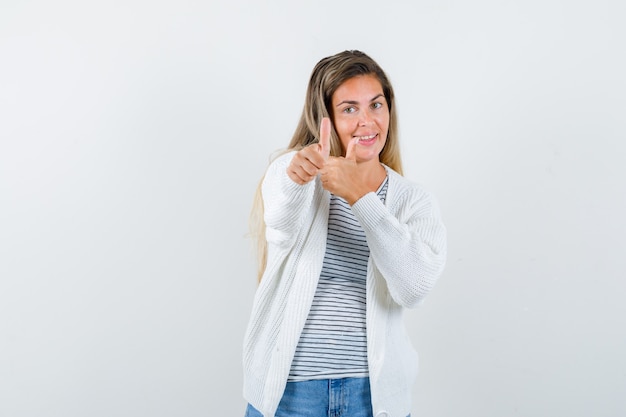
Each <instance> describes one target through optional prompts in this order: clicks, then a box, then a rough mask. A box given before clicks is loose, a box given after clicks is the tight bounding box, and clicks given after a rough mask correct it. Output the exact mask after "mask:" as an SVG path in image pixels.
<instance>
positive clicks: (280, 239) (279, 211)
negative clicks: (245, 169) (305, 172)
mask: <svg viewBox="0 0 626 417" xmlns="http://www.w3.org/2000/svg"><path fill="white" fill-rule="evenodd" d="M294 154H295V152H289V153H286V154H284V155H281V156H279V157H278V158H277V159H275V160H274V161H273V162H272V163H271V164H270V166H269V167H268V169H267V171H266V173H265V177H264V178H263V182H262V185H261V193H262V196H263V210H264V213H263V216H264V220H265V226H266V238H267V241H268V242H271V243H273V244H276V245H278V246H281V247H284V246H288V245H290V244H291V243H293V242H292V240H293V239H295V236H296V235H297V232H298V230H299V229H300V227H302V223H303V221H304V218H305V215H306V210H305V209H306V208H308V207H309V206H310V204H311V201H312V199H313V194H314V191H315V180H314V181H310V182H309V183H307V184H304V185H300V184H297V183H295V182H294V181H292V180H291V178H289V176H288V175H287V167H288V166H289V163H290V162H291V159H292V158H293V156H294Z"/></svg>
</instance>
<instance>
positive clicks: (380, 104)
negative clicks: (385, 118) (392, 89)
mask: <svg viewBox="0 0 626 417" xmlns="http://www.w3.org/2000/svg"><path fill="white" fill-rule="evenodd" d="M381 107H383V103H381V102H380V101H377V102H376V103H372V108H373V109H380V108H381Z"/></svg>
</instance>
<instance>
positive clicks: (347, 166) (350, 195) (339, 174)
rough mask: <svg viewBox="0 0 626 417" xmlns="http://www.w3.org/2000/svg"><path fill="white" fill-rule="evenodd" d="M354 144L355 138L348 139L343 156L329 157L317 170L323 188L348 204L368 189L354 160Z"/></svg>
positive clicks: (356, 199) (355, 200)
mask: <svg viewBox="0 0 626 417" xmlns="http://www.w3.org/2000/svg"><path fill="white" fill-rule="evenodd" d="M356 144H357V139H353V140H352V141H350V143H349V144H348V149H347V150H346V156H345V157H342V156H340V157H333V156H331V157H329V158H328V160H327V161H326V164H325V165H324V167H323V168H322V169H321V170H320V171H319V173H320V179H321V181H322V186H323V187H324V189H325V190H328V191H330V192H331V193H333V194H335V195H337V196H339V197H342V198H343V199H345V200H346V201H347V202H348V204H350V205H352V204H354V203H356V202H357V201H358V200H359V198H361V197H363V196H364V195H365V194H367V193H368V191H369V190H368V189H367V186H366V184H364V183H363V181H362V175H361V174H360V173H359V168H358V165H357V162H356V152H355V148H356Z"/></svg>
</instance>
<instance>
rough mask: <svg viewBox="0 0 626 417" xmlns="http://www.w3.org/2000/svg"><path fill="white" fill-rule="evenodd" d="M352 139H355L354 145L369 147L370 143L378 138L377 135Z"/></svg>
mask: <svg viewBox="0 0 626 417" xmlns="http://www.w3.org/2000/svg"><path fill="white" fill-rule="evenodd" d="M354 138H355V139H356V143H357V144H358V145H371V144H372V143H374V142H376V139H377V138H378V133H374V134H372V135H367V136H354Z"/></svg>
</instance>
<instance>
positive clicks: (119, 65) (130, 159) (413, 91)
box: [0, 0, 626, 417]
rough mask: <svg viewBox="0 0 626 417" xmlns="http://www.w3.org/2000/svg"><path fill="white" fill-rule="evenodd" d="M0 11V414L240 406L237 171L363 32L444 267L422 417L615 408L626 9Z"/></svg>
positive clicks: (384, 5) (176, 5)
mask: <svg viewBox="0 0 626 417" xmlns="http://www.w3.org/2000/svg"><path fill="white" fill-rule="evenodd" d="M624 4H625V3H624V2H622V1H620V0H614V1H602V0H600V1H591V0H589V1H575V0H574V1H565V0H563V1H557V0H541V1H540V0H526V1H521V0H520V1H516V0H511V1H496V0H493V1H488V0H477V1H452V0H450V1H442V0H437V1H435V0H429V1H405V2H400V1H395V2H394V1H365V0H363V1H359V2H338V1H327V0H319V1H315V2H298V1H287V0H283V1H279V0H265V1H253V0H248V1H239V2H237V1H223V2H216V1H213V0H210V1H208V2H206V1H204V2H203V1H147V0H131V1H128V0H125V1H107V2H104V1H101V2H85V1H68V0H57V1H42V0H39V1H17V0H13V1H12V0H3V1H2V2H1V3H0V416H2V417H35V416H36V417H42V416H45V417H47V416H59V417H61V416H62V417H84V416H90V417H100V416H102V417H104V416H107V417H108V416H116V417H125V416H133V417H136V416H151V417H158V416H188V417H191V416H242V415H243V410H244V406H245V402H244V400H243V398H242V396H241V384H242V377H241V344H242V338H243V333H244V331H245V326H246V322H247V318H248V314H249V311H250V306H251V303H252V297H253V293H254V289H255V272H254V261H253V256H252V251H251V244H250V241H249V240H248V239H247V238H246V236H245V235H246V232H247V224H246V223H247V217H248V213H249V210H250V204H251V201H252V195H253V192H254V189H255V187H256V184H257V181H258V179H259V178H260V176H261V175H262V173H263V170H264V168H265V166H266V164H267V162H268V160H269V157H270V154H271V153H272V152H273V151H275V150H277V149H278V148H281V147H283V146H286V144H287V143H288V141H289V139H290V137H291V134H292V132H293V130H294V128H295V125H296V122H297V119H298V116H299V114H300V111H301V109H302V105H303V100H304V92H305V88H306V83H307V81H308V77H309V75H310V71H311V69H312V68H313V66H314V65H315V63H316V62H317V61H318V60H319V59H321V58H322V57H325V56H328V55H331V54H334V53H336V52H339V51H342V50H344V49H360V50H363V51H365V52H366V53H368V54H369V55H371V56H372V57H373V58H374V59H375V60H377V61H378V62H379V63H380V64H381V66H382V67H383V68H384V69H385V70H386V71H387V73H388V75H389V77H390V79H391V81H392V83H393V84H394V87H395V89H396V94H397V105H398V109H399V120H400V128H401V144H402V150H403V153H404V163H405V166H406V172H405V174H406V176H407V177H409V178H411V179H412V180H414V181H416V182H420V183H422V184H424V185H425V186H426V187H427V188H429V189H430V190H431V191H432V192H433V193H434V194H435V195H436V196H437V198H438V199H439V201H440V204H441V208H442V211H443V216H444V219H445V222H446V225H447V226H448V233H449V262H448V266H447V268H446V270H445V272H444V274H443V276H442V277H441V280H440V282H439V284H438V285H437V287H436V288H435V290H434V292H433V293H432V294H431V295H430V296H429V298H428V299H427V301H426V303H425V304H424V305H423V306H422V307H420V308H419V309H417V310H411V311H410V312H409V313H408V314H407V326H409V328H410V332H411V335H412V338H413V341H414V344H415V346H416V347H417V349H418V351H419V352H420V355H421V368H420V374H419V378H418V382H417V384H416V385H415V390H414V407H413V415H414V416H418V417H458V416H480V417H502V416H529V417H530V416H532V417H543V416H545V417H554V416H570V417H571V416H581V417H582V416H596V417H597V416H615V417H617V416H623V415H625V414H626V399H625V398H626V397H625V393H626V359H625V356H626V355H624V352H626V326H625V324H626V323H625V321H626V320H625V318H626V307H625V306H624V304H625V302H624V296H625V295H626V284H625V283H624V278H625V277H626V256H625V255H626V250H625V247H626V246H625V244H624V236H625V235H626V221H625V220H624V214H625V213H626V187H625V182H624V178H626V167H625V166H626V163H625V162H626V121H625V120H626V83H625V77H624V74H626V54H625V50H626V45H625V39H626V33H625V30H624V21H625V19H626V13H625V12H626V7H625V6H624Z"/></svg>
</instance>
